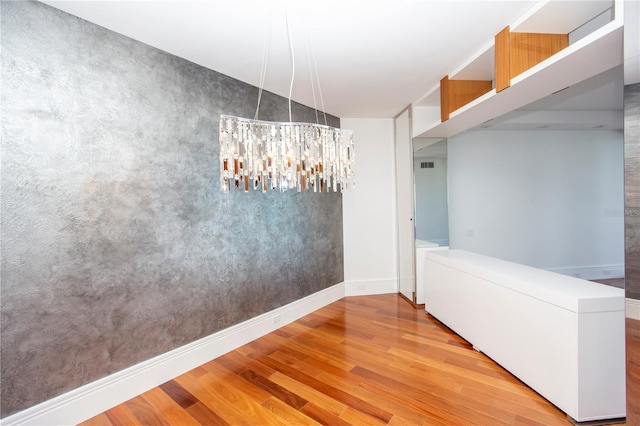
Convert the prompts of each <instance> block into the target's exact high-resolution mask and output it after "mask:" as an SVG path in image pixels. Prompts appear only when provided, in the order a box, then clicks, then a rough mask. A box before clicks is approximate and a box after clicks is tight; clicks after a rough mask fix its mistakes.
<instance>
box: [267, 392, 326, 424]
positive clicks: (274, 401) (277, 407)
mask: <svg viewBox="0 0 640 426" xmlns="http://www.w3.org/2000/svg"><path fill="white" fill-rule="evenodd" d="M305 405H306V404H305ZM262 406H263V407H265V408H266V409H267V410H268V411H270V412H271V413H273V414H275V415H276V416H278V417H280V418H281V419H282V420H283V422H284V423H285V424H288V425H319V424H320V423H318V422H316V421H314V420H312V419H310V418H309V417H307V416H306V415H305V414H304V413H302V412H301V411H299V410H298V409H296V408H293V407H292V406H291V405H288V404H285V403H284V402H283V401H281V400H280V399H278V398H275V397H271V398H269V399H267V400H266V401H265V402H263V403H262ZM302 407H304V405H303V406H302ZM302 407H300V408H302Z"/></svg>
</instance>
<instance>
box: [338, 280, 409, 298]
mask: <svg viewBox="0 0 640 426" xmlns="http://www.w3.org/2000/svg"><path fill="white" fill-rule="evenodd" d="M397 292H398V280H397V279H395V278H393V279H386V280H358V281H346V282H345V288H344V295H345V296H365V295H369V294H387V293H397Z"/></svg>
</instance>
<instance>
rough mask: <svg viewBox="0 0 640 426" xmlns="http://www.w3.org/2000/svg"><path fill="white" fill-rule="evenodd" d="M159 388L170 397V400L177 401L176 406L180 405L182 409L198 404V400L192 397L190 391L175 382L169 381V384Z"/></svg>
mask: <svg viewBox="0 0 640 426" xmlns="http://www.w3.org/2000/svg"><path fill="white" fill-rule="evenodd" d="M159 387H160V389H161V390H162V391H163V392H164V393H165V394H166V395H168V396H169V398H171V399H172V400H173V401H175V402H176V404H178V405H180V406H181V407H182V408H185V409H186V408H189V407H190V406H192V405H193V404H195V403H196V402H198V398H196V397H195V396H193V395H191V393H189V391H187V390H186V389H185V388H183V387H182V386H180V385H179V384H178V383H177V382H175V381H173V380H169V381H168V382H166V383H163V384H161V385H160V386H159Z"/></svg>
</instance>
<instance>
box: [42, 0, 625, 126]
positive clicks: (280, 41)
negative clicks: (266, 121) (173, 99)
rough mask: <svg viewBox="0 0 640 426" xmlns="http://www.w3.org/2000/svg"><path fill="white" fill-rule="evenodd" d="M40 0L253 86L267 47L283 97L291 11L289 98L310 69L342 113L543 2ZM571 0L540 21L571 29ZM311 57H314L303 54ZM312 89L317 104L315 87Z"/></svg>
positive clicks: (449, 67) (374, 100)
mask: <svg viewBox="0 0 640 426" xmlns="http://www.w3.org/2000/svg"><path fill="white" fill-rule="evenodd" d="M43 2H44V3H46V4H49V5H51V6H54V7H57V8H59V9H61V10H64V11H66V12H69V13H71V14H73V15H76V16H78V17H80V18H83V19H86V20H88V21H90V22H94V23H96V24H98V25H101V26H103V27H106V28H109V29H111V30H113V31H116V32H118V33H121V34H124V35H126V36H129V37H131V38H133V39H136V40H139V41H142V42H144V43H146V44H149V45H151V46H154V47H157V48H159V49H162V50H164V51H167V52H169V53H171V54H174V55H176V56H179V57H182V58H184V59H187V60H189V61H192V62H195V63H197V64H200V65H202V66H205V67H208V68H211V69H213V70H216V71H218V72H221V73H223V74H226V75H229V76H231V77H234V78H236V79H239V80H242V81H245V82H247V83H250V84H252V85H255V86H259V84H260V74H261V67H262V64H263V60H262V56H263V52H264V46H265V45H268V49H269V55H268V58H267V61H266V74H265V80H264V88H265V89H266V90H269V91H271V92H274V93H277V94H279V95H282V96H285V97H287V96H288V93H289V86H290V81H291V80H290V79H291V69H292V63H291V56H290V50H289V45H288V38H287V16H288V23H289V27H290V29H291V37H292V40H293V46H294V58H295V64H296V66H295V82H294V87H293V95H292V98H293V100H295V101H297V102H300V103H303V104H305V105H308V106H314V100H313V97H314V96H313V95H314V93H313V91H312V86H311V77H310V76H311V72H310V70H315V68H317V72H318V77H319V80H320V84H321V89H322V99H323V101H324V109H325V110H326V111H327V112H328V113H331V114H333V115H336V116H338V117H341V118H351V117H367V118H378V117H385V118H388V117H394V116H395V115H397V114H398V113H399V112H400V111H401V110H403V109H404V108H405V107H406V106H408V105H409V104H411V103H412V102H414V101H416V100H417V99H419V98H420V97H421V96H422V95H423V94H424V93H425V92H427V91H428V90H430V89H431V88H432V87H433V86H434V85H436V84H437V83H438V81H439V80H440V79H441V78H442V77H443V76H444V75H446V74H449V73H451V72H452V71H453V70H455V69H456V68H458V67H459V66H460V65H462V64H463V63H464V61H465V60H466V59H468V58H469V57H471V56H473V55H474V54H475V53H476V52H478V51H481V50H482V49H483V48H484V47H485V46H486V45H487V44H488V43H491V41H492V40H493V37H494V35H495V34H496V33H497V32H499V31H500V30H502V29H503V28H504V27H505V26H506V25H510V24H514V23H516V22H519V24H518V25H520V26H521V27H522V28H523V30H525V31H526V30H527V28H525V27H526V25H528V24H529V22H527V21H526V20H524V21H523V20H522V19H520V20H519V21H518V19H519V18H520V17H522V16H523V15H526V12H527V11H529V10H531V9H532V8H533V7H537V6H538V5H540V4H541V3H540V2H538V1H526V0H519V1H518V0H511V1H507V0H502V1H489V0H467V1H462V0H366V1H365V0H320V1H311V0H297V1H293V0H292V1H289V2H287V1H286V0H199V1H185V0H183V1H176V0H173V1H172V0H169V1H167V0H163V1H155V0H151V1H55V0H54V1H52V0H46V1H43ZM581 3H583V4H585V5H595V4H596V3H600V4H605V5H606V3H609V4H610V1H599V2H595V1H593V0H583V1H581ZM572 4H573V5H575V4H576V3H575V0H574V1H573V2H565V1H555V2H554V3H553V7H554V8H556V9H557V8H560V9H559V11H558V13H553V14H551V15H552V16H554V19H548V20H546V23H545V24H544V25H548V26H551V28H549V30H551V31H554V30H555V31H557V30H558V29H559V28H562V29H564V30H565V31H567V32H568V31H571V30H573V29H575V28H574V27H575V25H576V24H575V22H574V21H575V20H576V18H575V15H576V14H575V13H564V12H562V10H563V9H562V8H566V7H567V5H572ZM545 7H549V6H545ZM588 7H591V8H593V7H595V6H587V8H588ZM597 7H598V8H602V6H601V5H600V6H597ZM605 7H606V6H605ZM565 12H566V11H565ZM540 25H543V23H537V24H536V26H537V27H539V26H540ZM313 56H315V59H316V60H315V65H314V62H313V60H309V59H308V57H313ZM617 76H618V75H617V74H616V77H617ZM620 84H621V83H620ZM315 97H316V105H317V106H318V108H320V109H322V108H321V103H320V96H319V94H318V93H317V89H316V93H315ZM591 99H594V98H591ZM595 99H599V100H602V99H603V98H602V97H596V98H595ZM585 101H586V100H585V99H582V101H581V104H582V105H584V102H585ZM610 102H613V103H615V102H617V101H610ZM607 108H608V107H607ZM592 109H594V110H601V109H603V107H602V106H597V107H596V106H594V107H592Z"/></svg>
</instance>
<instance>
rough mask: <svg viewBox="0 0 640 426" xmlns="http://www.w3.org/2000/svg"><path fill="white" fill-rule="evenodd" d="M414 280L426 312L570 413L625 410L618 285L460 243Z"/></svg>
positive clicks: (610, 414) (431, 257) (432, 259)
mask: <svg viewBox="0 0 640 426" xmlns="http://www.w3.org/2000/svg"><path fill="white" fill-rule="evenodd" d="M421 280H422V282H423V284H424V285H425V310H426V311H427V313H429V314H430V315H433V316H434V317H435V318H437V319H438V320H439V321H441V322H442V323H444V324H445V325H446V326H447V327H449V328H451V329H452V330H453V331H455V332H456V333H458V334H459V335H460V336H461V337H463V338H464V339H465V340H467V341H468V342H469V343H471V344H472V345H473V346H474V348H476V349H477V350H479V351H481V352H483V353H484V354H486V355H487V356H489V357H490V358H492V359H493V360H494V361H496V362H497V363H498V364H500V365H502V366H503V367H504V368H506V369H507V370H508V371H510V372H511V373H512V374H513V375H515V376H516V377H518V378H519V379H520V380H522V381H523V382H524V383H526V384H527V385H529V386H530V387H531V388H532V389H534V390H535V391H537V392H538V393H540V394H541V395H542V396H544V397H545V398H547V399H548V400H549V401H550V402H552V403H553V404H555V405H556V406H557V407H558V408H560V409H561V410H562V411H564V412H565V413H567V415H568V416H569V417H571V418H572V419H574V420H575V421H577V422H584V421H591V420H602V419H617V418H622V417H625V414H626V407H625V405H626V398H625V341H624V339H625V331H624V329H625V312H624V308H625V298H624V290H622V289H619V288H615V287H611V286H606V285H603V284H597V283H593V282H589V281H585V280H581V279H578V278H573V277H569V276H565V275H560V274H557V273H554V272H549V271H545V270H541V269H536V268H531V267H528V266H523V265H519V264H515V263H512V262H507V261H503V260H500V259H495V258H491V257H487V256H481V255H478V254H475V253H470V252H466V251H462V250H449V251H436V252H427V253H426V254H425V267H424V276H423V277H418V282H419V283H420V281H421Z"/></svg>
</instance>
